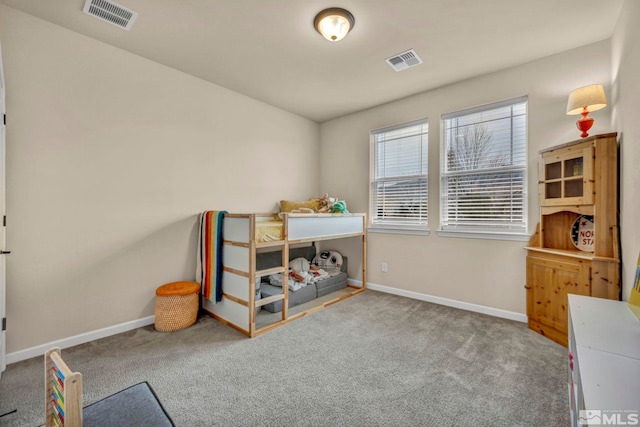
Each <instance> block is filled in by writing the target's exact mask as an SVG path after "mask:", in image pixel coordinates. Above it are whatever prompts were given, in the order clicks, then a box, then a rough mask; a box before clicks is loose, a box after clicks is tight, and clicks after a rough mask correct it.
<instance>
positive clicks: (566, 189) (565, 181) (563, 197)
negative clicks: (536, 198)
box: [540, 147, 593, 206]
mask: <svg viewBox="0 0 640 427" xmlns="http://www.w3.org/2000/svg"><path fill="white" fill-rule="evenodd" d="M592 160H593V148H592V147H589V148H586V149H584V150H579V151H578V152H567V153H562V152H559V153H555V152H554V153H549V155H547V156H543V158H542V160H541V162H542V164H541V171H540V176H541V177H543V179H542V180H541V181H540V186H541V188H540V205H541V206H559V205H583V204H591V203H593V180H592V175H593V173H592V170H593V167H592V165H593V161H592Z"/></svg>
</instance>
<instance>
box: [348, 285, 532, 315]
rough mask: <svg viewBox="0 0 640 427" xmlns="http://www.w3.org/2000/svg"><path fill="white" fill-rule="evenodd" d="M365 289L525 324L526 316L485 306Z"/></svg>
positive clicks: (379, 288) (382, 288) (378, 288)
mask: <svg viewBox="0 0 640 427" xmlns="http://www.w3.org/2000/svg"><path fill="white" fill-rule="evenodd" d="M349 284H352V285H353V286H358V287H361V286H362V281H360V280H354V279H349ZM367 289H371V290H372V291H378V292H384V293H387V294H393V295H399V296H402V297H407V298H412V299H417V300H420V301H426V302H432V303H434V304H440V305H446V306H447V307H453V308H459V309H462V310H467V311H473V312H476V313H482V314H488V315H489V316H494V317H500V318H503V319H509V320H515V321H516V322H523V323H527V321H528V319H527V315H526V314H522V313H516V312H515V311H507V310H502V309H500V308H494V307H487V306H486V305H479V304H472V303H470V302H464V301H458V300H454V299H449V298H442V297H437V296H433V295H427V294H421V293H418V292H413V291H406V290H404V289H398V288H392V287H389V286H383V285H376V284H375V283H369V282H367Z"/></svg>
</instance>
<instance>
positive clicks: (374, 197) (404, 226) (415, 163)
mask: <svg viewBox="0 0 640 427" xmlns="http://www.w3.org/2000/svg"><path fill="white" fill-rule="evenodd" d="M428 129H429V126H428V122H427V120H419V121H415V122H411V123H406V124H402V125H398V126H393V127H388V128H384V129H379V130H375V131H373V132H371V186H370V192H369V200H370V212H369V218H370V222H371V228H370V229H371V230H372V231H385V230H386V231H391V232H402V231H406V232H421V231H422V232H426V231H427V145H428V141H427V140H428V138H427V137H428Z"/></svg>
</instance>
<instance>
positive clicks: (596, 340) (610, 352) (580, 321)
mask: <svg viewBox="0 0 640 427" xmlns="http://www.w3.org/2000/svg"><path fill="white" fill-rule="evenodd" d="M568 362H569V381H568V383H569V404H570V409H571V424H572V425H573V426H579V425H587V424H586V422H584V418H589V419H590V420H591V422H592V424H593V425H612V424H613V425H640V321H639V320H638V318H637V317H635V316H634V314H633V313H632V312H631V310H629V307H628V303H627V302H623V301H613V300H607V299H601V298H594V297H587V296H582V295H572V294H569V358H568ZM580 411H582V412H580ZM581 415H582V418H581V419H579V417H580V416H581Z"/></svg>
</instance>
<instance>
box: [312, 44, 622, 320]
mask: <svg viewBox="0 0 640 427" xmlns="http://www.w3.org/2000/svg"><path fill="white" fill-rule="evenodd" d="M585 58H587V59H588V60H586V59H585ZM424 66H427V67H428V66H429V64H428V62H426V63H425V65H424ZM404 72H409V73H410V72H411V70H408V71H404ZM397 78H402V73H398V75H397ZM610 81H611V72H610V41H609V40H606V41H602V42H599V43H595V44H592V45H589V46H585V47H582V48H579V49H575V50H571V51H568V52H565V53H561V54H558V55H554V56H551V57H548V58H544V59H541V60H538V61H534V62H531V63H528V64H525V65H522V66H518V67H515V68H511V69H507V70H504V71H500V72H496V73H492V74H489V75H485V76H481V77H477V78H474V79H470V80H467V81H463V82H460V83H457V84H453V85H450V86H446V87H443V88H440V89H437V90H433V91H429V92H426V93H422V94H419V95H415V96H412V97H410V98H406V99H403V100H400V101H397V102H393V103H390V104H386V105H382V106H379V107H376V108H372V109H370V110H367V111H363V112H360V113H356V114H353V115H349V116H346V117H342V118H338V119H335V120H332V121H330V122H326V123H323V124H322V125H321V129H320V130H321V156H322V157H321V162H320V165H321V168H320V170H321V174H320V175H321V178H320V182H321V187H322V189H323V191H328V192H329V193H330V194H336V195H339V196H340V197H344V198H345V199H346V200H347V204H348V207H349V209H350V210H352V211H366V210H367V208H368V207H367V203H368V182H369V181H368V180H369V138H368V135H369V131H370V130H372V129H377V128H382V127H385V126H389V125H393V124H398V123H403V122H408V121H411V120H416V119H419V118H425V117H426V118H428V119H429V170H430V173H429V228H430V230H431V234H430V235H429V236H406V235H391V234H377V233H376V234H374V233H369V235H368V273H367V274H368V276H367V281H368V282H370V283H373V284H375V285H383V286H388V287H391V288H396V289H399V290H405V291H411V292H416V293H419V294H426V295H430V296H435V297H440V298H449V299H454V300H459V301H463V302H466V303H471V304H479V305H483V306H488V307H492V308H497V309H501V310H507V311H510V312H515V313H525V290H524V284H525V255H526V253H525V251H524V250H523V247H524V246H525V242H522V241H499V240H480V239H463V238H451V237H439V236H438V235H437V234H436V230H438V228H439V218H438V217H439V209H440V207H439V193H438V191H439V182H438V179H439V158H440V148H439V137H440V123H439V118H440V115H441V114H443V113H448V112H451V111H456V110H459V109H464V108H468V107H473V106H476V105H481V104H486V103H491V102H495V101H500V100H503V99H509V98H513V97H517V96H521V95H528V96H529V152H528V155H529V159H528V164H529V173H528V191H529V194H528V201H529V231H530V232H531V233H532V232H533V231H534V229H535V225H536V223H537V215H538V202H537V184H536V183H537V179H538V170H537V161H538V154H537V153H538V151H539V150H540V149H542V148H545V147H550V146H552V145H556V144H560V143H563V142H568V141H572V140H575V139H578V138H579V133H578V131H577V130H576V128H575V124H574V123H575V120H576V117H574V116H567V115H565V109H566V102H567V95H568V94H569V92H570V91H571V90H573V89H575V88H577V87H580V86H583V85H587V84H591V83H603V84H604V85H605V88H606V90H607V92H608V86H609V82H610ZM592 116H593V117H594V118H595V119H596V122H595V125H594V127H593V128H592V132H591V133H592V134H597V133H604V132H610V131H611V130H612V128H611V125H610V113H608V112H606V110H601V111H600V112H595V113H593V114H592ZM353 249H354V248H353V246H352V247H347V248H346V249H345V250H346V251H348V252H350V251H352V250H353ZM382 262H387V263H388V272H387V273H382V272H381V263H382ZM350 267H351V265H350ZM350 273H351V274H350V275H356V274H357V271H355V270H354V271H352V272H350Z"/></svg>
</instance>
